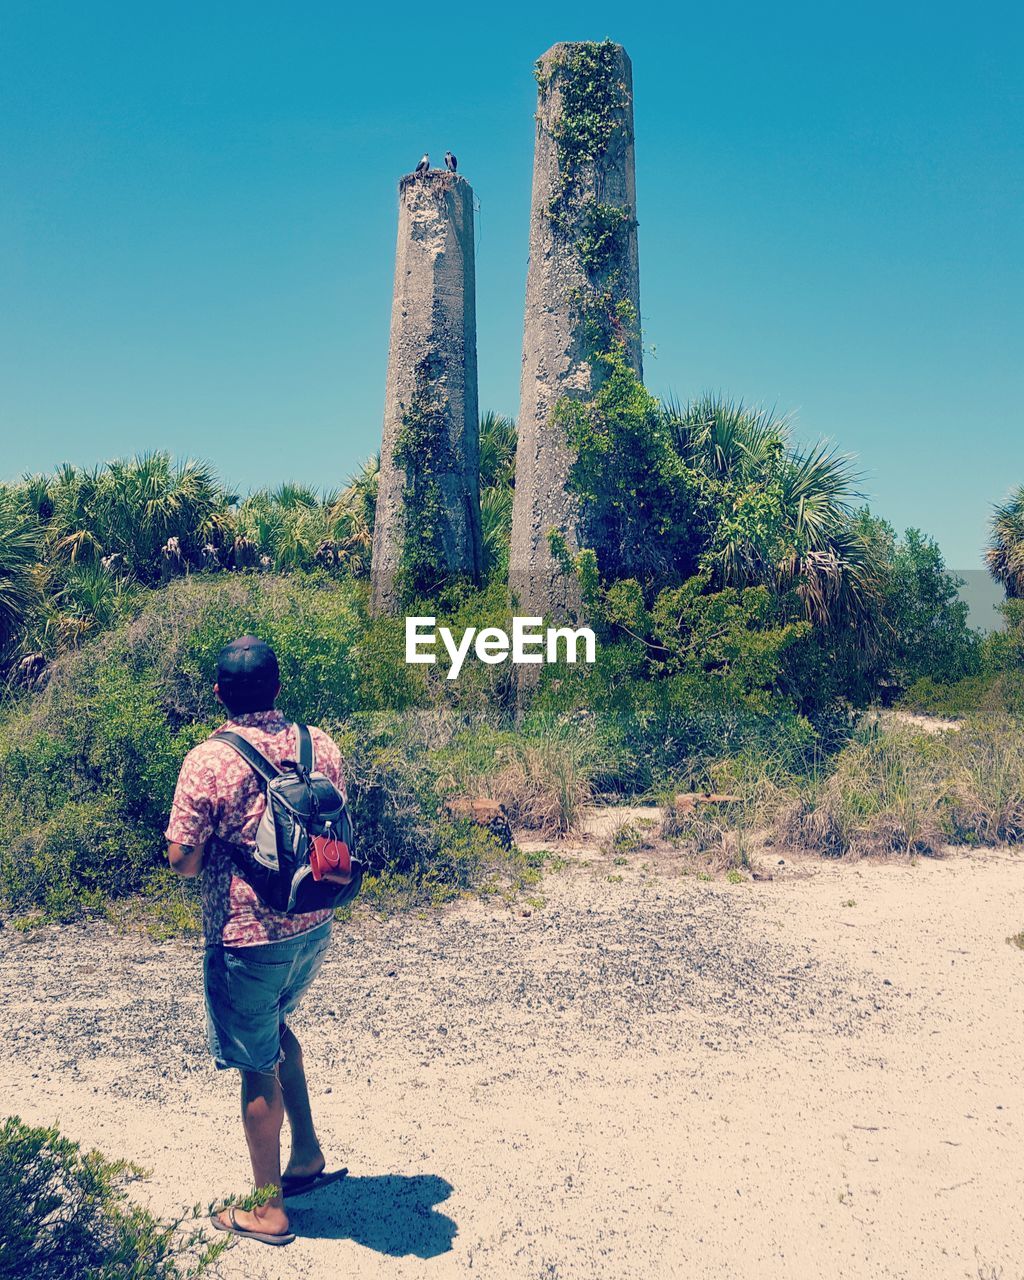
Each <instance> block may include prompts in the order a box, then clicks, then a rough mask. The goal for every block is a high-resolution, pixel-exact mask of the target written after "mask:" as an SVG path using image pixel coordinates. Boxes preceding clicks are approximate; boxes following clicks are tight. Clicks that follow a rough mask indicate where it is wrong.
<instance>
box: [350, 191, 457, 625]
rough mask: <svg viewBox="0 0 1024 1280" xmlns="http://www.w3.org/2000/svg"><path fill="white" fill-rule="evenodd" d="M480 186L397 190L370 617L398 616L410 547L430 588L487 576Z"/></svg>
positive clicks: (404, 589) (400, 608)
mask: <svg viewBox="0 0 1024 1280" xmlns="http://www.w3.org/2000/svg"><path fill="white" fill-rule="evenodd" d="M479 450H480V440H479V407H478V403H477V369H476V266H475V258H474V246H473V189H472V187H470V185H469V183H468V182H467V181H466V180H465V178H463V177H461V176H459V175H456V174H452V173H448V172H447V171H445V170H437V169H435V170H432V171H430V172H429V173H425V174H419V175H417V174H407V175H406V177H404V178H403V179H402V180H401V182H400V183H399V187H398V246H397V249H396V253H395V290H394V296H393V300H392V305H391V345H390V351H389V355H388V375H387V388H386V393H385V403H384V432H383V443H382V448H381V462H380V478H379V481H378V491H377V515H376V522H375V525H374V533H373V560H372V566H371V592H372V597H371V598H372V608H373V610H374V612H377V613H381V612H384V613H398V612H401V611H402V609H403V607H404V605H405V603H406V597H407V594H408V582H407V581H406V579H407V577H408V571H409V559H410V546H409V543H410V541H411V543H412V557H413V560H414V562H415V564H416V565H417V566H418V568H419V569H420V570H421V571H424V570H429V574H428V576H429V577H430V579H431V586H432V587H436V586H439V585H443V584H444V583H446V582H451V581H453V580H456V579H458V578H460V577H465V578H468V579H470V580H473V581H476V580H478V578H479V575H480V564H481V535H480V497H479V484H480V480H479Z"/></svg>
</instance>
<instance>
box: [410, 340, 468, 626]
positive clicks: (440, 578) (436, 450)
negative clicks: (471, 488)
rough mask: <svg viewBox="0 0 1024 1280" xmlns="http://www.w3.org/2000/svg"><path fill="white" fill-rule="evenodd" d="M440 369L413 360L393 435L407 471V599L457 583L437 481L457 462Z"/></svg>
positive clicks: (427, 597)
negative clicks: (411, 385)
mask: <svg viewBox="0 0 1024 1280" xmlns="http://www.w3.org/2000/svg"><path fill="white" fill-rule="evenodd" d="M439 373H440V369H439V368H436V369H435V367H434V364H433V363H432V361H431V360H429V359H424V360H420V361H419V362H418V363H417V365H416V389H415V392H414V393H413V397H412V403H411V404H409V405H408V406H407V407H406V408H405V413H404V414H403V417H402V429H401V431H400V432H399V434H398V438H397V440H396V441H395V464H396V466H398V467H400V468H401V469H402V471H403V472H404V475H405V486H404V488H403V490H402V500H403V510H404V513H405V515H404V528H403V540H402V558H401V568H400V569H399V573H398V578H397V586H398V589H399V593H400V596H401V598H402V601H403V603H405V604H407V605H411V604H412V602H413V601H414V600H417V599H429V598H430V597H432V596H435V595H437V594H438V593H439V592H441V591H445V590H449V589H450V588H452V587H453V586H457V585H458V584H456V583H452V582H451V581H449V579H448V577H447V574H446V571H445V565H446V562H447V557H446V555H445V539H446V535H447V536H449V537H450V533H449V528H448V517H447V503H446V501H445V494H444V490H443V488H442V484H441V481H442V478H443V477H444V476H447V475H450V473H451V472H452V470H453V468H454V466H455V451H454V449H453V448H452V444H451V423H450V422H449V417H448V411H447V408H446V406H445V403H444V401H443V400H442V399H441V397H440V396H439V395H438V393H437V388H436V382H437V378H438V376H439Z"/></svg>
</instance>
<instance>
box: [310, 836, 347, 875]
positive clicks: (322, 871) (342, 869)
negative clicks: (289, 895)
mask: <svg viewBox="0 0 1024 1280" xmlns="http://www.w3.org/2000/svg"><path fill="white" fill-rule="evenodd" d="M309 865H310V867H311V868H312V871H313V879H314V880H322V879H323V878H324V876H325V875H327V873H328V872H330V871H334V872H337V873H339V874H340V875H346V876H347V875H351V873H352V857H351V855H350V853H349V851H348V845H347V844H346V843H345V842H344V840H335V838H334V837H333V836H313V839H312V843H311V845H310V850H309Z"/></svg>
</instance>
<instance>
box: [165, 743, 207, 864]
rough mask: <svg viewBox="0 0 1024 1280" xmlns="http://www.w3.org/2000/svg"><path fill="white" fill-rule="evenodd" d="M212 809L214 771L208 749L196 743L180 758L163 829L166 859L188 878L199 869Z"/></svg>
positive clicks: (204, 850)
mask: <svg viewBox="0 0 1024 1280" xmlns="http://www.w3.org/2000/svg"><path fill="white" fill-rule="evenodd" d="M216 813H217V775H216V772H215V771H214V769H213V768H211V766H210V764H209V763H208V749H207V748H205V747H203V746H200V747H196V748H194V749H193V750H192V751H190V752H189V753H188V755H187V756H186V757H185V759H184V761H183V762H182V766H181V773H180V774H179V775H178V785H177V786H176V787H175V788H174V800H173V801H172V803H171V816H170V819H169V820H168V823H167V830H166V831H165V832H164V838H165V839H166V841H167V861H168V862H169V863H170V864H171V870H172V871H173V872H175V874H176V875H179V876H184V877H186V878H189V879H191V877H192V876H197V875H199V873H200V871H202V869H203V854H204V853H205V852H206V845H207V842H208V841H209V839H210V837H211V836H212V835H213V833H214V826H215V821H216Z"/></svg>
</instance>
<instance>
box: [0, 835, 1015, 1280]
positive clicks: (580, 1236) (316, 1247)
mask: <svg viewBox="0 0 1024 1280" xmlns="http://www.w3.org/2000/svg"><path fill="white" fill-rule="evenodd" d="M586 856H587V858H588V859H589V865H579V864H577V865H572V866H570V867H569V868H567V869H564V870H561V871H559V872H557V873H553V874H551V875H548V876H547V877H546V878H545V881H544V884H543V886H542V889H541V892H542V893H543V894H544V898H545V905H544V906H543V907H542V908H538V907H535V908H533V909H532V910H530V914H522V913H523V911H524V910H529V908H524V907H522V906H520V907H517V908H515V909H512V910H510V909H508V908H506V907H504V906H503V905H488V904H481V903H479V902H467V903H465V904H460V905H458V906H456V907H454V908H452V909H449V910H447V911H445V912H443V913H435V914H431V915H429V916H427V917H424V918H417V917H415V916H414V917H405V918H402V919H396V920H392V921H389V922H386V923H376V922H362V923H360V924H359V925H358V926H353V927H350V928H348V929H345V930H341V929H339V930H337V931H336V935H335V941H334V943H333V951H332V956H331V963H330V964H329V967H327V968H326V969H325V971H324V974H323V975H322V977H321V979H320V982H319V985H318V986H317V987H316V988H315V989H314V991H313V992H311V993H310V997H309V1000H308V1003H307V1005H306V1006H304V1008H303V1010H302V1011H301V1012H300V1015H299V1016H298V1017H297V1019H296V1022H295V1026H296V1030H297V1031H298V1033H299V1035H300V1037H301V1038H302V1040H303V1042H304V1044H305V1047H306V1052H307V1058H308V1060H309V1063H310V1067H311V1072H310V1074H311V1084H312V1092H313V1096H314V1105H315V1109H316V1112H317V1115H318V1117H319V1123H320V1127H321V1130H322V1137H323V1139H324V1141H325V1145H326V1147H327V1149H328V1152H329V1156H330V1159H331V1160H332V1162H344V1163H345V1164H348V1165H349V1166H350V1168H351V1174H350V1176H349V1177H348V1178H347V1179H346V1180H344V1181H343V1182H341V1183H338V1184H335V1185H334V1186H332V1187H330V1188H326V1189H324V1190H322V1191H321V1192H319V1193H318V1194H317V1195H316V1196H312V1197H306V1198H305V1199H302V1200H296V1201H294V1202H292V1219H293V1225H294V1227H295V1229H296V1231H297V1232H298V1234H299V1236H300V1239H299V1240H297V1241H296V1243H295V1244H293V1245H292V1246H290V1247H289V1248H287V1249H280V1250H271V1249H267V1248H265V1247H263V1246H260V1245H256V1244H253V1243H250V1242H243V1243H239V1244H238V1245H237V1246H236V1247H234V1248H233V1249H232V1250H231V1251H230V1252H229V1254H228V1255H227V1257H226V1259H225V1261H224V1262H223V1264H222V1274H223V1275H224V1276H225V1277H229V1278H234V1277H246V1278H247V1280H270V1278H274V1280H276V1278H277V1277H299V1276H302V1277H308V1276H317V1277H319V1276H324V1277H327V1276H330V1277H335V1276H347V1275H353V1276H354V1275H358V1276H360V1277H363V1278H365V1280H376V1278H377V1277H389V1278H391V1277H393V1278H395V1280H401V1278H404V1277H413V1276H416V1277H420V1276H424V1275H429V1276H432V1277H437V1278H438V1280H442V1278H443V1277H451V1276H465V1275H468V1274H470V1273H472V1274H474V1275H481V1276H484V1277H487V1280H499V1278H501V1277H516V1278H517V1280H569V1278H572V1280H576V1278H577V1277H579V1278H580V1280H632V1278H633V1277H644V1280H661V1278H662V1277H666V1278H667V1277H687V1278H690V1277H698V1278H702V1277H729V1278H730V1280H737V1278H742V1280H745V1278H747V1277H750V1278H751V1280H754V1278H756V1280H771V1278H774V1277H779V1278H782V1277H786V1278H787V1280H790V1278H792V1280H803V1278H804V1277H864V1278H865V1280H867V1278H868V1277H870V1278H871V1280H878V1278H880V1277H897V1276H898V1277H928V1278H929V1280H942V1278H943V1277H972V1278H977V1277H982V1278H983V1280H996V1277H1002V1280H1019V1278H1020V1277H1022V1276H1024V1217H1022V1212H1021V1190H1022V1187H1021V1182H1022V1173H1021V1169H1022V1160H1021V1141H1022V1137H1024V1127H1022V1120H1024V1086H1022V1083H1021V1068H1022V1066H1024V1016H1022V1015H1024V951H1021V950H1019V949H1017V948H1015V947H1011V946H1009V945H1007V941H1006V939H1007V937H1008V935H1010V934H1012V933H1016V932H1017V931H1018V930H1020V929H1022V928H1024V861H1022V860H1021V859H1020V858H1014V857H1012V856H1008V855H1000V854H991V853H989V854H973V855H970V856H966V855H956V856H950V857H948V858H946V859H942V860H927V861H920V862H918V863H917V864H916V865H908V864H907V863H889V864H877V863H868V862H859V863H845V864H841V865H835V864H826V863H821V862H812V861H795V862H794V861H793V860H792V859H790V858H789V857H786V865H784V866H779V865H778V856H779V855H777V854H773V855H772V856H771V858H770V860H768V859H766V866H768V867H769V868H770V870H771V871H772V872H773V874H774V879H773V880H771V881H770V882H761V883H753V882H746V883H744V884H740V885H731V884H727V883H724V882H721V881H719V882H714V883H709V882H703V881H699V880H697V879H695V878H694V877H692V876H681V875H679V874H678V873H677V870H676V869H675V868H674V867H673V865H672V863H671V860H662V861H654V862H652V861H651V859H650V858H645V856H644V855H643V854H641V855H636V856H633V857H631V858H630V859H629V860H628V863H627V864H626V865H621V864H615V863H613V862H612V861H611V860H610V859H607V858H606V857H604V856H603V855H600V854H598V853H588V854H587V855H586ZM609 876H611V877H613V878H612V879H609ZM29 937H30V938H33V939H34V940H33V941H27V940H23V938H22V936H21V935H17V934H15V933H13V932H12V931H11V930H7V931H4V932H0V967H2V984H0V992H2V995H0V1028H2V1031H3V1035H2V1038H0V1039H2V1043H0V1072H2V1076H3V1079H4V1084H5V1092H6V1095H7V1096H6V1099H5V1110H8V1111H11V1112H15V1113H19V1114H20V1115H21V1116H22V1117H23V1118H24V1119H26V1120H29V1121H32V1122H44V1121H45V1122H47V1123H53V1122H56V1123H58V1124H59V1125H60V1126H61V1127H62V1128H63V1129H64V1130H65V1131H66V1132H67V1133H68V1134H69V1135H71V1136H74V1137H77V1138H80V1139H83V1140H85V1141H86V1142H87V1143H89V1144H95V1145H97V1146H99V1147H100V1148H101V1149H102V1150H104V1151H105V1152H106V1153H108V1154H110V1155H123V1156H128V1157H131V1158H132V1159H134V1160H137V1161H140V1162H141V1163H143V1164H144V1165H147V1166H148V1167H150V1168H152V1170H153V1171H154V1174H153V1178H152V1179H151V1181H150V1182H148V1183H146V1184H144V1186H143V1188H142V1189H141V1191H140V1194H142V1195H144V1196H147V1195H148V1196H149V1197H150V1198H151V1203H152V1204H153V1206H154V1207H155V1208H156V1209H157V1210H159V1211H161V1212H163V1211H168V1210H171V1209H174V1208H177V1207H180V1206H182V1205H185V1204H191V1203H193V1202H194V1201H196V1200H203V1201H207V1200H209V1199H211V1198H213V1197H214V1196H215V1195H217V1194H218V1193H220V1192H225V1191H230V1190H231V1189H232V1188H234V1189H236V1190H237V1189H242V1188H244V1186H245V1185H246V1181H247V1164H246V1160H245V1155H244V1147H243V1140H242V1134H241V1129H240V1125H239V1123H238V1120H237V1117H236V1081H235V1079H234V1078H233V1077H232V1074H231V1073H216V1072H215V1071H213V1069H212V1068H211V1067H210V1066H209V1065H208V1063H207V1061H206V1059H205V1057H204V1051H203V1046H202V1037H201V1003H200V987H199V983H200V977H199V962H200V953H199V951H198V949H197V948H195V947H193V946H190V945H182V944H179V943H168V944H156V943H153V942H150V941H142V940H139V939H134V938H125V937H119V936H116V935H115V934H113V933H112V932H110V931H109V930H107V929H106V928H102V927H98V926H91V927H81V928H79V927H74V928H66V929H62V930H58V929H44V930H39V931H37V932H36V933H34V934H31V935H29Z"/></svg>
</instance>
